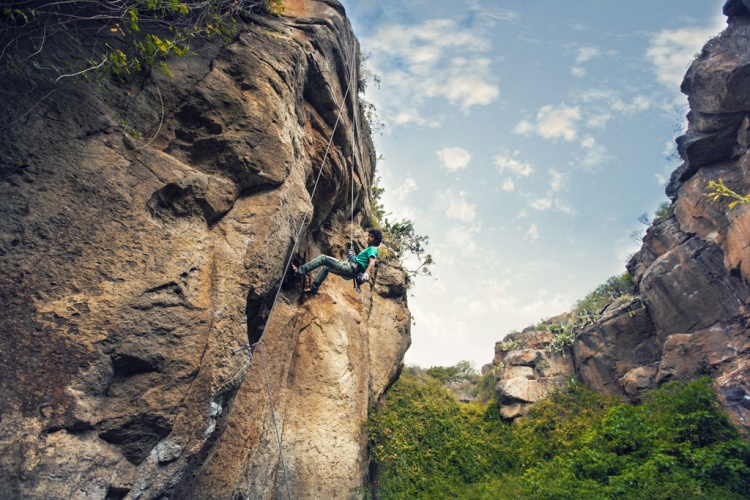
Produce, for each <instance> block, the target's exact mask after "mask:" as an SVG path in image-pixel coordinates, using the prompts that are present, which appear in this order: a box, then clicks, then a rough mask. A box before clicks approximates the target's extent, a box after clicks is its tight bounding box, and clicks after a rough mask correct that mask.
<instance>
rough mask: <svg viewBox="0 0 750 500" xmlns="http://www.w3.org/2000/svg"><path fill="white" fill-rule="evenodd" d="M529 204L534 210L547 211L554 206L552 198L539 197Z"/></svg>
mask: <svg viewBox="0 0 750 500" xmlns="http://www.w3.org/2000/svg"><path fill="white" fill-rule="evenodd" d="M529 206H530V207H531V208H533V209H534V210H539V211H545V210H549V209H550V208H552V199H551V198H537V199H534V200H532V201H530V202H529Z"/></svg>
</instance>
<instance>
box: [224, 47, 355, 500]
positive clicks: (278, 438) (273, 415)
mask: <svg viewBox="0 0 750 500" xmlns="http://www.w3.org/2000/svg"><path fill="white" fill-rule="evenodd" d="M355 54H356V46H355V47H352V57H351V59H350V63H353V62H354V57H355ZM351 68H352V65H351V64H350V73H349V79H348V80H349V81H348V82H347V86H346V92H345V93H344V98H343V99H342V102H341V104H339V105H338V111H339V112H338V114H337V116H336V122H335V123H334V124H333V130H331V137H330V138H329V139H328V144H327V145H326V150H325V154H324V155H323V161H321V163H320V168H319V169H318V175H317V176H316V178H315V184H314V185H313V190H312V193H310V203H309V205H308V207H307V209H306V211H305V213H304V215H303V217H302V221H301V222H300V225H299V229H298V230H297V235H296V237H295V239H294V245H293V246H292V251H291V252H290V254H289V259H288V260H287V262H286V265H285V266H284V272H283V274H282V275H281V280H280V281H279V287H278V289H277V290H276V294H275V295H274V298H273V302H272V303H271V309H270V310H269V311H268V316H267V317H266V322H265V324H264V325H263V330H262V332H261V334H260V337H259V338H258V340H257V342H255V343H254V344H248V345H246V346H243V347H240V348H238V349H235V350H233V351H232V354H233V355H234V354H237V353H238V352H241V351H244V350H247V349H249V350H250V352H251V354H252V353H253V352H255V350H256V349H257V350H258V351H260V359H261V362H262V365H263V374H264V376H265V380H266V390H267V392H268V401H269V404H270V407H271V418H272V420H273V425H274V429H275V430H276V441H277V442H278V444H279V456H280V458H281V465H282V469H283V471H284V480H285V481H286V490H287V496H288V497H289V499H290V500H291V498H292V494H291V490H290V487H289V475H288V474H287V470H286V465H285V462H284V452H283V448H282V444H281V434H280V433H279V427H278V424H277V421H276V411H275V409H274V406H273V396H272V394H271V384H270V383H269V381H268V371H267V369H266V361H265V358H264V356H263V337H264V336H265V335H266V329H267V328H268V322H269V320H270V319H271V316H272V314H273V310H274V308H275V307H276V302H277V301H278V298H279V295H280V294H281V287H282V285H283V284H284V279H285V278H286V274H287V272H288V270H289V267H290V266H291V265H292V259H293V258H294V254H295V252H296V251H297V245H298V244H299V240H300V238H301V236H302V231H303V230H304V228H305V222H306V221H307V215H308V214H309V213H310V209H311V208H313V203H312V201H313V198H314V197H315V193H316V191H317V189H318V182H319V181H320V176H321V174H322V172H323V166H324V165H325V162H326V160H328V154H329V152H330V150H331V144H333V137H334V135H335V134H336V129H337V128H338V125H339V121H340V120H341V111H342V108H343V106H344V105H345V104H346V99H347V97H348V96H349V91H350V90H351V86H352V80H353V79H354V78H353V71H352V69H351ZM355 106H356V102H354V103H353V104H352V114H353V115H354V114H355V113H354V111H355ZM351 182H352V222H353V221H354V206H353V205H354V140H353V138H352V181H351ZM353 231H354V229H353V228H352V240H351V242H352V244H353V242H354V232H353ZM251 359H252V358H251Z"/></svg>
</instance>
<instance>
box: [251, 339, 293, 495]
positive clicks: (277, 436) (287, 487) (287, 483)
mask: <svg viewBox="0 0 750 500" xmlns="http://www.w3.org/2000/svg"><path fill="white" fill-rule="evenodd" d="M258 349H259V350H260V360H261V361H262V363H263V376H264V377H265V379H266V389H267V390H268V402H269V404H270V405H271V419H272V420H273V428H274V429H275V430H276V441H278V443H279V457H280V458H281V468H282V470H283V471H284V480H285V481H286V494H287V497H288V498H290V499H291V498H292V491H291V489H290V488H289V475H288V474H287V472H286V463H285V462H284V452H283V450H282V448H281V435H280V434H279V424H278V423H276V411H275V410H274V409H273V398H272V397H271V384H270V382H268V370H266V358H265V357H264V356H263V346H261V345H259V346H258Z"/></svg>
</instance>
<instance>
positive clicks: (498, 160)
mask: <svg viewBox="0 0 750 500" xmlns="http://www.w3.org/2000/svg"><path fill="white" fill-rule="evenodd" d="M519 154H520V153H519V152H518V151H514V152H513V153H512V155H511V154H508V153H503V154H499V155H496V156H495V157H493V158H492V161H493V162H494V164H495V166H496V167H497V169H498V170H499V171H500V173H505V172H506V171H508V172H510V173H512V174H513V175H515V176H516V177H517V178H521V177H528V176H529V175H531V174H532V173H533V172H534V167H533V165H531V164H530V163H522V162H520V161H518V160H517V159H516V158H514V157H516V156H518V155H519Z"/></svg>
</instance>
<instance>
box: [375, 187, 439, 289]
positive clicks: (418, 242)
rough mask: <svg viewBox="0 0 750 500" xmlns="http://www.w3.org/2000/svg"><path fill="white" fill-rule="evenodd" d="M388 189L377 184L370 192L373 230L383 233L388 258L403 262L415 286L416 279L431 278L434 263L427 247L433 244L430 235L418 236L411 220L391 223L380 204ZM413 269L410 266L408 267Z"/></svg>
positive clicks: (409, 281) (409, 280)
mask: <svg viewBox="0 0 750 500" xmlns="http://www.w3.org/2000/svg"><path fill="white" fill-rule="evenodd" d="M384 191H385V189H383V188H381V187H380V186H378V184H377V182H375V183H374V184H373V186H372V191H371V200H372V201H371V207H370V208H371V210H372V214H373V217H372V220H371V221H370V224H371V225H372V227H375V228H378V229H380V230H381V231H382V232H383V247H384V250H385V252H383V256H384V257H385V256H386V255H387V254H388V253H392V255H393V256H394V257H395V258H396V259H397V260H398V261H399V262H400V263H401V266H402V267H403V269H404V272H405V273H406V277H407V284H411V283H412V280H411V279H412V278H414V277H416V276H431V275H432V271H431V269H430V266H432V265H433V264H434V263H435V262H434V261H433V259H432V256H431V255H430V254H428V253H427V248H426V245H427V244H428V243H429V241H430V237H429V236H423V235H420V234H417V233H416V232H415V230H414V222H413V221H411V220H408V219H403V220H401V221H394V222H391V221H390V220H388V218H387V217H386V215H388V214H387V213H386V211H385V208H384V207H383V204H382V202H381V201H380V198H381V196H383V192H384ZM408 266H410V267H408Z"/></svg>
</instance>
